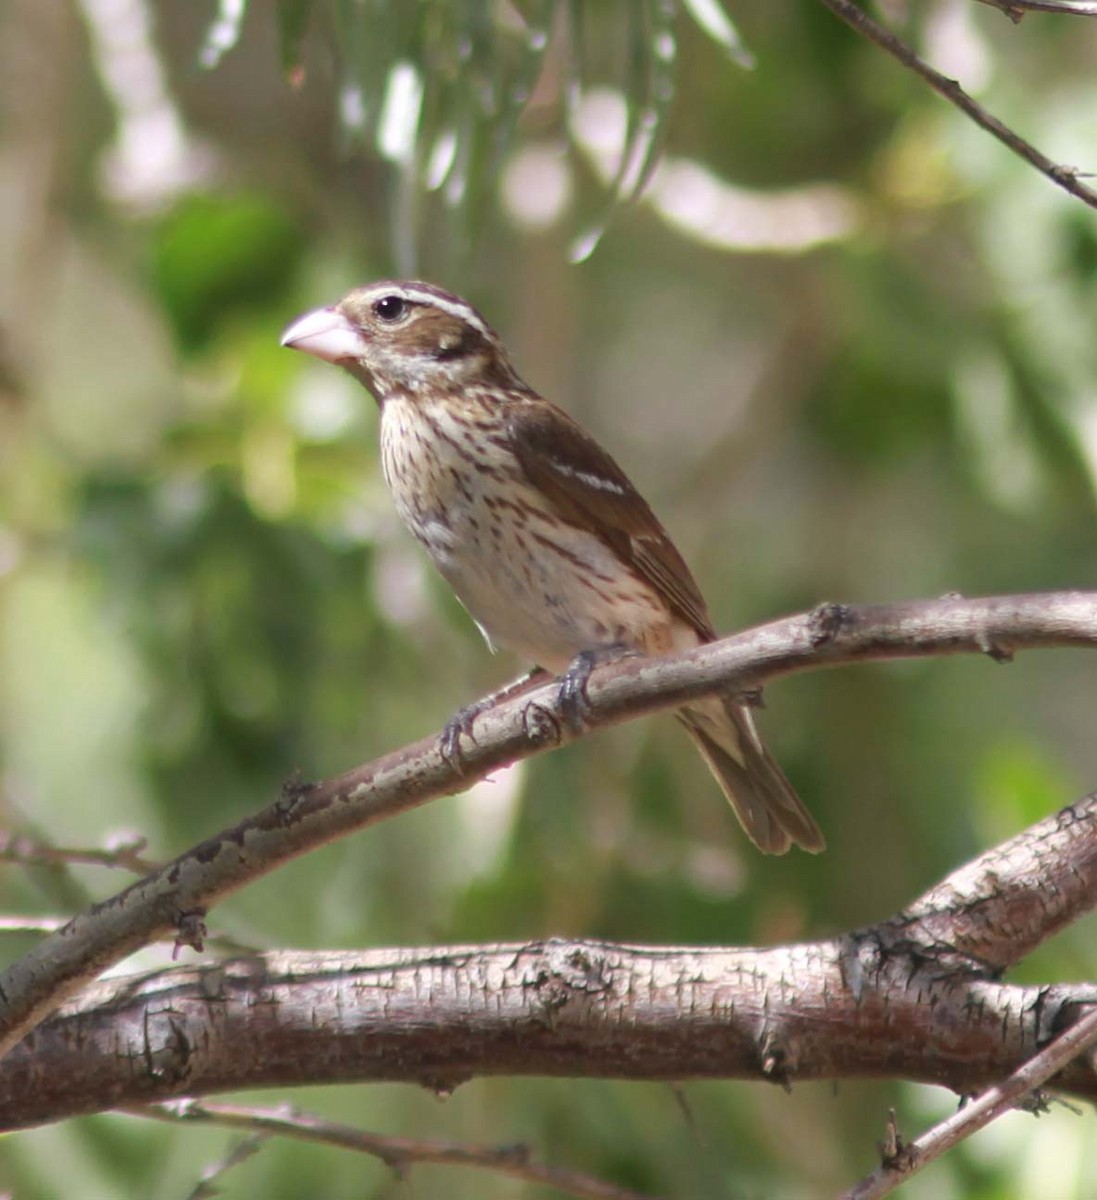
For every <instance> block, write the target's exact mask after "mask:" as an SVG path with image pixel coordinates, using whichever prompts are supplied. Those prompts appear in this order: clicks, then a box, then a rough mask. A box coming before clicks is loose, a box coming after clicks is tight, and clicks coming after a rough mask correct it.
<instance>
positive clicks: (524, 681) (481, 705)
mask: <svg viewBox="0 0 1097 1200" xmlns="http://www.w3.org/2000/svg"><path fill="white" fill-rule="evenodd" d="M545 674H546V672H545V671H543V670H542V669H541V668H540V667H534V668H533V670H532V671H527V672H526V673H525V675H521V676H519V678H517V679H513V680H511V682H510V683H508V684H506V685H505V686H503V687H501V688H499V689H498V691H494V692H492V693H491V694H490V695H487V696H484V697H483V698H482V699H480V700H477V701H475V702H474V703H472V704H468V705H466V706H465V707H464V708H462V709H460V710H459V711H458V712H456V713H454V715H453V716H452V717H450V719H449V720H448V721H447V722H446V724H445V727H444V728H443V730H442V735H441V737H439V739H438V752H439V753H440V754H441V755H442V758H443V759H444V760H445V762H446V764H447V765H448V766H449V767H451V768H452V769H453V770H454V771H456V772H457V773H458V774H460V773H461V771H463V770H464V766H465V755H464V751H463V750H462V749H461V738H462V737H467V738H468V739H469V740H470V741H473V742H475V741H476V738H475V737H474V736H473V733H472V727H473V725H474V724H475V723H476V718H477V717H478V716H480V714H481V713H486V712H487V711H488V710H489V709H492V708H494V707H495V706H496V705H497V704H502V703H503V701H504V700H511V699H513V698H514V697H515V696H518V695H521V693H522V692H524V691H526V690H527V689H528V688H529V686H530V684H532V683H535V682H536V681H537V680H538V679H540V678H541V677H542V676H544V675H545Z"/></svg>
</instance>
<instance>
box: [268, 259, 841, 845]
mask: <svg viewBox="0 0 1097 1200" xmlns="http://www.w3.org/2000/svg"><path fill="white" fill-rule="evenodd" d="M282 345H284V346H289V347H292V348H293V349H294V350H302V351H304V352H305V353H306V354H312V355H315V356H316V357H317V358H321V359H325V360H327V361H328V362H332V363H336V364H337V365H338V366H340V367H343V368H344V369H345V370H347V371H349V372H350V374H351V375H353V376H354V378H355V379H357V380H358V381H359V382H360V383H362V384H363V385H364V386H365V387H366V388H368V389H369V391H371V392H372V393H373V395H374V397H375V398H376V400H377V403H378V404H379V405H380V409H381V463H382V467H383V470H384V474H385V480H386V482H387V483H388V486H389V490H390V491H391V493H392V498H393V500H394V501H395V504H396V509H397V511H398V512H399V514H400V516H401V518H402V519H403V520H404V522H405V523H406V524H407V526H408V528H409V529H410V530H411V532H412V533H413V534H414V535H415V537H416V538H417V539H418V540H419V541H420V542H421V543H422V544H423V546H424V547H425V548H426V551H427V553H428V554H429V555H430V557H431V559H432V561H433V562H434V564H435V566H436V567H437V568H438V570H439V571H441V573H442V574H443V576H445V578H446V579H447V581H448V582H449V584H450V586H451V587H452V588H453V590H454V591H455V592H456V593H457V596H458V597H459V599H460V600H461V602H462V603H463V604H464V606H465V608H467V609H468V611H469V613H470V614H471V615H472V617H473V619H474V620H475V621H476V623H477V624H478V625H479V626H480V628H481V630H482V631H483V633H484V635H485V636H486V637H487V639H488V641H489V643H496V644H498V645H501V646H506V647H509V648H510V649H512V650H515V651H517V652H518V653H519V654H520V655H522V656H523V657H524V658H526V659H528V660H529V661H530V662H532V663H536V664H538V665H539V666H541V667H543V668H546V669H547V670H550V671H552V672H554V673H556V674H561V673H565V672H567V671H568V668H569V664H573V665H576V669H578V670H579V672H580V676H581V674H582V670H583V668H584V667H585V670H586V671H587V672H588V673H589V669H590V664H591V662H592V661H593V660H594V656H595V655H596V654H597V653H598V652H599V651H605V650H618V651H623V650H626V649H627V650H633V651H639V652H641V653H643V654H646V655H659V654H667V653H671V652H673V651H677V650H685V649H688V648H691V647H693V646H697V645H700V644H701V643H702V642H710V641H712V640H713V639H714V638H715V637H716V632H715V630H714V629H713V626H712V622H711V620H710V619H709V615H708V610H707V609H706V607H705V602H704V600H703V599H702V597H701V593H700V590H699V589H698V587H697V584H696V583H695V582H694V579H693V576H692V575H691V574H690V571H689V568H688V567H687V566H686V564H685V562H684V561H683V559H682V556H681V555H680V554H679V553H678V550H677V549H676V548H675V546H674V543H673V542H672V541H671V540H670V537H669V536H668V535H667V532H666V530H665V529H664V528H663V526H662V525H661V524H660V523H659V521H658V519H657V518H656V517H655V514H654V513H653V512H652V511H651V509H650V508H649V507H648V504H647V502H646V501H645V500H644V499H643V497H642V496H641V495H640V494H639V492H637V490H636V489H635V488H634V487H633V485H632V484H631V483H630V482H629V479H628V477H627V476H626V475H625V473H624V471H622V470H621V468H620V467H619V466H618V465H617V463H616V462H614V460H613V459H612V458H611V457H610V456H609V454H607V453H606V451H605V450H603V449H602V447H601V446H599V445H598V444H597V442H595V441H594V439H593V438H591V437H590V435H589V434H587V433H586V432H585V431H584V430H583V429H582V428H581V427H580V426H579V425H578V424H577V423H576V422H575V421H574V420H573V419H572V418H571V417H570V416H568V414H567V413H566V412H564V411H563V410H562V409H560V408H557V407H556V405H554V404H552V403H551V402H550V401H548V400H545V399H543V398H542V397H541V396H539V395H538V394H537V393H536V392H535V391H533V389H532V388H530V387H529V386H528V385H527V384H526V383H524V382H523V381H522V380H521V379H520V378H519V376H518V374H517V372H516V371H515V369H514V367H513V366H512V365H511V362H510V357H509V355H508V354H507V350H506V348H505V347H504V345H503V343H502V342H501V341H500V339H499V337H498V335H497V334H496V333H495V332H494V330H492V329H491V328H490V326H489V325H488V324H487V322H486V321H485V320H484V319H483V317H481V316H480V314H479V313H478V312H477V311H476V310H475V309H474V308H473V307H472V306H471V305H469V304H467V303H466V302H465V301H464V300H461V299H460V298H459V297H457V296H454V295H452V294H451V293H449V292H446V291H443V290H442V289H441V288H437V287H434V286H432V285H431V284H429V283H417V282H415V283H408V282H394V281H383V282H380V283H373V284H369V285H368V286H366V287H362V288H358V289H356V290H355V291H353V292H351V293H350V294H349V295H348V296H346V297H345V298H344V299H343V300H341V301H340V302H339V303H338V304H336V305H334V306H333V307H331V308H321V309H317V310H315V311H313V312H310V313H307V314H305V315H304V316H303V317H301V318H299V319H298V320H297V321H295V322H294V323H293V324H292V325H291V326H290V327H289V328H288V329H287V330H286V331H285V333H284V335H283V337H282ZM568 678H569V676H568V675H567V674H565V680H567V679H568ZM571 678H572V680H573V681H574V678H575V676H574V675H572V676H571ZM580 687H581V684H580ZM677 715H678V717H679V719H680V720H681V722H682V724H683V725H684V726H685V727H686V730H687V731H688V732H689V734H690V736H691V737H692V738H693V740H694V741H695V742H696V743H697V746H698V747H699V748H700V751H701V753H702V754H703V755H704V757H705V760H706V762H707V763H708V765H709V767H710V768H711V769H712V772H713V774H714V775H715V776H716V778H717V780H718V781H719V783H720V786H721V788H722V789H723V790H724V792H725V794H726V795H727V798H728V799H729V800H730V801H731V804H732V807H733V808H734V809H735V812H736V814H737V816H738V817H739V820H740V821H741V822H742V825H743V828H744V829H745V830H746V832H747V834H748V836H749V837H750V838H751V840H752V841H753V842H754V843H755V844H756V845H757V846H758V847H759V849H761V850H763V851H766V852H767V853H770V854H782V853H784V851H786V850H787V849H788V848H789V846H790V845H791V844H792V843H793V842H795V843H797V844H798V845H800V846H802V847H803V848H804V849H805V850H810V851H819V850H822V849H823V847H824V841H823V835H822V833H821V832H820V830H819V827H818V826H817V825H816V823H815V821H814V820H813V819H812V817H811V815H810V814H809V813H808V811H807V809H805V808H804V806H803V804H802V803H801V802H800V800H799V798H798V797H797V795H796V793H795V792H794V791H793V789H792V786H791V784H790V783H789V782H788V780H787V779H786V778H785V776H784V774H783V772H782V771H781V768H780V767H779V766H778V765H777V763H776V762H775V761H774V760H773V758H772V757H771V756H770V754H769V753H768V751H767V750H766V748H765V746H764V745H763V744H762V741H761V739H760V737H759V736H758V733H757V731H756V729H755V726H754V719H753V716H752V714H751V712H750V710H749V708H747V707H745V706H744V705H743V704H742V703H740V702H738V701H737V700H734V699H731V698H730V697H721V696H714V697H708V698H705V699H702V700H696V701H691V702H690V703H689V704H688V705H686V706H685V707H683V708H682V709H680V710H679V711H678V714H677Z"/></svg>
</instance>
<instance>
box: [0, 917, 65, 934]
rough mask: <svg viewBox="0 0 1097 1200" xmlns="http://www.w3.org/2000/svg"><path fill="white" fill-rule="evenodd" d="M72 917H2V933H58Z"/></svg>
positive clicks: (0, 924)
mask: <svg viewBox="0 0 1097 1200" xmlns="http://www.w3.org/2000/svg"><path fill="white" fill-rule="evenodd" d="M71 920H72V918H71V917H30V916H19V917H0V933H56V932H57V930H58V929H63V928H64V927H65V926H66V925H67V924H68V923H69V921H71Z"/></svg>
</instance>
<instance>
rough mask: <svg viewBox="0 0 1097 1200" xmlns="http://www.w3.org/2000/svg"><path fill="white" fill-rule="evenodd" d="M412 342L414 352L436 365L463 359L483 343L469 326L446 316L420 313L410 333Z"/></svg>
mask: <svg viewBox="0 0 1097 1200" xmlns="http://www.w3.org/2000/svg"><path fill="white" fill-rule="evenodd" d="M409 332H410V333H411V334H412V336H413V337H414V339H415V343H416V344H415V350H416V351H417V352H418V353H419V354H421V355H424V356H426V357H430V358H433V359H436V360H437V361H439V362H449V361H452V360H453V359H455V358H464V357H465V356H466V355H467V354H470V353H471V352H472V351H473V350H475V349H476V346H477V344H478V343H479V342H480V341H481V340H482V339H481V338H480V334H479V333H478V332H477V330H475V329H474V328H473V327H472V326H471V325H466V324H465V323H464V321H458V320H457V319H456V318H455V317H452V316H450V314H449V313H444V312H439V311H438V310H433V311H432V310H429V309H427V310H423V311H422V312H421V313H420V314H419V320H418V321H416V322H415V325H414V328H413V329H411V330H409Z"/></svg>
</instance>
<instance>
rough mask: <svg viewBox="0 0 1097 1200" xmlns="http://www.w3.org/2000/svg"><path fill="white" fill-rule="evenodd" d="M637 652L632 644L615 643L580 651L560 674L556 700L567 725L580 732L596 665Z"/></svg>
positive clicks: (584, 718) (638, 652)
mask: <svg viewBox="0 0 1097 1200" xmlns="http://www.w3.org/2000/svg"><path fill="white" fill-rule="evenodd" d="M639 654H640V651H639V650H636V649H634V648H633V647H632V646H626V645H625V644H624V643H623V642H614V643H613V644H612V645H610V646H599V647H597V648H596V649H594V650H582V651H580V653H578V654H577V655H576V656H575V657H574V658H573V659H572V660H571V663H570V664H569V665H568V669H567V670H566V671H565V672H564V673H563V675H561V676H560V691H559V693H558V694H557V697H556V699H557V703H558V704H559V705H560V711H561V713H562V714H563V716H564V719H565V720H566V721H567V723H568V725H569V726H570V727H571V728H572V729H573V730H574V731H575V732H576V733H579V732H580V731H581V730H582V728H583V725H584V724H585V723H586V719H587V716H588V715H589V713H590V698H589V697H588V696H587V681H588V680H589V679H590V673H591V672H592V671H593V670H594V668H595V667H600V666H602V665H603V664H605V663H608V662H616V661H617V660H618V659H622V658H633V657H636V656H638V655H639Z"/></svg>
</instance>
